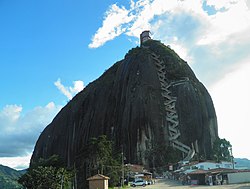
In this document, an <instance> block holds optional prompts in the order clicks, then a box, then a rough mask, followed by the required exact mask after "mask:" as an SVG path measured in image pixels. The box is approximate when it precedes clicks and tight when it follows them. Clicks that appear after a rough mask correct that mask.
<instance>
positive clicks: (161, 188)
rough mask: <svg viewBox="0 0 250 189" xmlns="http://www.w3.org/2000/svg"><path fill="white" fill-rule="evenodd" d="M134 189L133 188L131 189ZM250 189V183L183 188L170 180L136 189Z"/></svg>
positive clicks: (159, 181)
mask: <svg viewBox="0 0 250 189" xmlns="http://www.w3.org/2000/svg"><path fill="white" fill-rule="evenodd" d="M131 188H133V187H131ZM169 188H171V189H192V188H194V189H250V183H245V184H230V185H217V186H190V185H189V186H187V185H185V186H183V185H182V184H180V183H179V182H178V181H174V180H169V179H160V180H157V181H156V183H155V184H154V185H149V186H146V187H138V186H137V187H136V189H169Z"/></svg>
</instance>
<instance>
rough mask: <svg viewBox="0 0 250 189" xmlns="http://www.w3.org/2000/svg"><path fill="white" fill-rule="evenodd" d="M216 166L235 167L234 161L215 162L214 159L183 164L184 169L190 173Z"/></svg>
mask: <svg viewBox="0 0 250 189" xmlns="http://www.w3.org/2000/svg"><path fill="white" fill-rule="evenodd" d="M216 168H226V169H233V163H232V162H227V161H222V162H220V163H217V162H213V161H204V162H191V163H188V164H185V165H183V166H182V168H181V169H182V170H183V171H184V173H190V172H192V171H195V170H198V169H200V170H210V169H216Z"/></svg>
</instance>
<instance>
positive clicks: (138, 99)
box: [31, 31, 218, 188]
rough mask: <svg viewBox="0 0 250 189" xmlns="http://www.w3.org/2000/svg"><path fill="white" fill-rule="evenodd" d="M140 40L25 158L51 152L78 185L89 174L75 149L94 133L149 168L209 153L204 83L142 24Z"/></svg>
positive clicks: (211, 134)
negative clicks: (73, 170)
mask: <svg viewBox="0 0 250 189" xmlns="http://www.w3.org/2000/svg"><path fill="white" fill-rule="evenodd" d="M141 43H142V44H141V47H136V48H133V49H131V50H130V51H129V52H128V53H127V54H126V55H125V58H124V59H123V60H121V61H118V62H116V63H115V64H114V65H113V66H112V67H111V68H109V69H108V70H107V71H106V72H105V73H104V74H103V75H102V76H100V77H99V78H98V79H97V80H95V81H94V82H92V83H90V84H89V85H88V86H87V87H86V88H85V89H84V90H83V91H81V92H80V93H78V94H77V95H76V96H75V97H74V98H73V99H72V100H71V101H70V102H69V103H68V104H67V105H66V106H65V107H64V108H63V109H62V110H61V111H60V112H59V113H58V114H57V116H56V117H55V118H54V120H53V121H52V122H51V123H50V124H49V125H48V126H47V127H46V128H45V129H44V131H43V132H42V133H41V135H40V137H39V139H38V141H37V143H36V146H35V149H34V152H33V155H32V159H31V164H33V163H35V162H37V161H38V159H39V158H45V159H46V158H49V157H50V156H52V155H54V154H57V155H59V156H60V157H61V158H62V159H63V161H64V163H65V165H67V166H68V167H74V168H76V170H77V174H79V175H77V177H76V178H77V182H78V186H81V185H84V182H85V180H86V178H87V177H89V176H90V175H88V174H87V171H86V170H84V169H85V168H86V162H85V160H84V158H83V156H82V153H84V152H82V149H83V147H84V146H85V145H86V144H87V143H88V142H89V140H90V139H91V138H93V137H95V138H97V137H98V136H100V135H106V136H107V138H108V139H109V140H112V141H113V143H114V148H115V150H117V151H119V150H120V149H121V146H122V147H123V151H124V156H125V157H126V162H127V163H131V164H143V165H144V166H145V167H146V168H148V169H149V170H155V168H156V167H160V166H163V165H166V164H167V163H168V162H173V161H180V160H190V159H192V158H193V157H197V156H198V157H203V158H205V159H211V158H212V157H211V152H212V144H213V142H214V141H215V139H216V138H217V137H218V128H217V118H216V113H215V110H214V106H213V102H212V99H211V97H210V95H209V93H208V91H207V90H206V88H205V87H204V86H203V84H202V83H201V82H199V80H198V79H197V78H196V76H195V74H194V73H193V71H192V70H191V68H190V67H189V66H188V64H187V63H186V62H185V61H184V60H182V59H181V58H180V57H179V56H178V55H177V54H176V53H175V52H174V51H173V50H172V49H170V48H169V47H167V46H165V45H164V44H162V43H161V42H160V41H156V40H152V39H151V38H150V36H149V31H145V32H143V33H142V34H141ZM80 173H81V174H80ZM83 188H84V187H83Z"/></svg>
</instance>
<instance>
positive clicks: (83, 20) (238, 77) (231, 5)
mask: <svg viewBox="0 0 250 189" xmlns="http://www.w3.org/2000/svg"><path fill="white" fill-rule="evenodd" d="M0 26H1V30H0V66H1V69H0V81H1V82H0V88H1V100H0V164H5V165H9V166H11V167H14V168H24V167H27V166H28V163H29V158H30V155H31V153H32V151H33V148H34V144H35V142H36V140H37V138H38V136H39V134H40V132H41V131H42V130H43V129H44V128H45V126H46V125H47V124H48V123H50V122H51V120H52V119H53V117H54V116H55V115H56V114H57V113H58V111H59V110H60V109H61V108H62V107H63V106H64V105H65V104H66V103H67V101H69V100H70V99H71V98H72V96H74V95H75V94H76V93H77V92H79V91H80V90H82V89H83V88H84V87H85V86H86V85H87V84H88V83H89V82H91V81H93V80H95V79H97V78H98V77H99V76H100V75H101V74H102V73H103V72H104V71H105V70H106V69H108V68H109V67H110V66H111V65H113V64H114V63H115V62H116V61H118V60H121V59H122V58H123V57H124V55H125V54H126V53H127V51H128V50H129V49H131V48H132V47H135V46H137V45H138V36H139V34H140V33H141V31H143V30H145V29H149V30H151V32H152V37H153V38H154V39H157V40H161V41H162V42H163V43H165V44H167V45H170V46H171V48H173V49H174V50H175V51H176V52H177V53H178V54H179V55H180V56H181V58H183V59H184V60H186V61H187V62H188V63H189V65H190V66H191V67H192V69H193V71H194V72H195V74H196V76H197V77H198V79H199V80H200V81H201V82H202V83H203V84H204V85H205V86H206V87H207V89H208V90H209V92H210V94H211V96H212V98H213V100H214V104H215V108H216V112H217V117H218V123H219V134H220V137H221V138H224V137H225V138H226V139H227V140H230V141H231V143H232V145H233V152H234V155H235V156H236V157H247V158H250V151H247V150H246V144H249V143H250V140H249V139H248V138H249V137H248V133H249V132H250V129H249V123H250V119H249V118H248V117H249V113H250V111H249V108H248V107H249V106H250V100H249V99H248V97H249V96H250V88H249V84H248V83H247V81H249V80H250V76H249V75H250V74H249V73H250V53H249V48H250V2H249V1H248V0H220V1H216V0H206V1H205V0H182V1H180V0H131V1H128V0H126V1H125V0H120V1H119V0H117V1H114V0H107V1H102V2H101V3H100V1H99V0H91V1H88V0H86V1H83V0H74V1H69V0H54V1H49V0H43V1H32V0H22V1H18V0H13V1H8V0H0ZM236 131H237V132H236Z"/></svg>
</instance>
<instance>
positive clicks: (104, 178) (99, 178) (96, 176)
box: [87, 174, 109, 180]
mask: <svg viewBox="0 0 250 189" xmlns="http://www.w3.org/2000/svg"><path fill="white" fill-rule="evenodd" d="M108 179H109V177H107V176H104V175H101V174H96V175H94V176H92V177H89V178H88V179H87V180H108Z"/></svg>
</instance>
